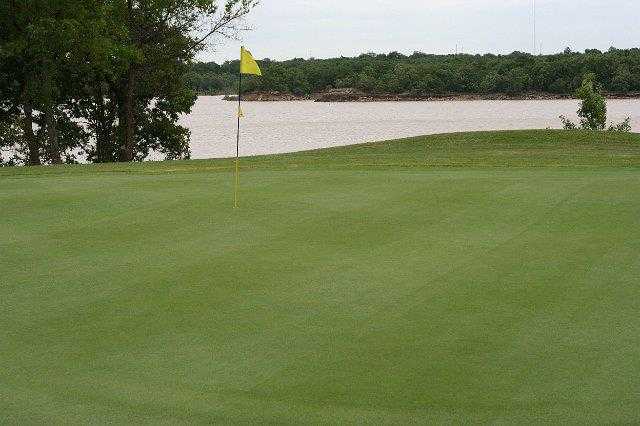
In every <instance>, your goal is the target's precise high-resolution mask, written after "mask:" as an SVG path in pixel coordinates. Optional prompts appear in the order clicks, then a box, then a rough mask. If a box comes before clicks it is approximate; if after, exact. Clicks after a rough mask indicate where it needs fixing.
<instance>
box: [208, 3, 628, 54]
mask: <svg viewBox="0 0 640 426" xmlns="http://www.w3.org/2000/svg"><path fill="white" fill-rule="evenodd" d="M536 11H537V13H536V16H537V40H538V41H537V43H536V44H537V46H536V49H537V50H540V48H542V52H544V53H549V52H558V51H561V50H563V49H564V48H565V47H567V46H569V47H571V48H572V49H573V50H584V49H586V48H597V49H601V50H606V49H608V48H609V47H610V46H615V47H618V48H629V47H639V46H640V25H639V22H640V0H609V1H606V0H536ZM246 23H247V24H248V25H249V26H251V27H252V28H253V31H251V32H248V33H245V34H244V35H243V37H242V38H243V41H242V43H243V44H244V45H246V46H247V47H248V48H249V50H251V51H252V52H253V54H254V56H255V57H256V58H272V59H289V58H294V57H303V58H309V57H315V58H328V57H336V56H341V55H342V56H356V55H359V54H360V53H365V52H376V53H388V52H391V51H394V50H396V51H399V52H403V53H412V52H414V51H422V52H427V53H451V52H454V51H455V49H456V44H457V45H458V49H460V50H462V49H464V52H465V53H485V52H492V53H509V52H513V51H514V50H519V51H526V52H531V51H532V50H533V0H261V4H260V5H259V6H258V8H257V9H255V10H254V11H253V12H252V14H251V16H250V17H249V18H247V20H246ZM239 46H240V42H235V41H223V44H222V45H219V46H216V47H215V48H211V49H209V50H208V51H207V52H205V53H203V54H201V55H200V58H199V59H201V60H214V61H216V62H222V61H224V60H227V59H234V58H236V57H237V56H238V50H239Z"/></svg>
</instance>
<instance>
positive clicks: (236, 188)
mask: <svg viewBox="0 0 640 426" xmlns="http://www.w3.org/2000/svg"><path fill="white" fill-rule="evenodd" d="M238 65H239V66H240V68H239V71H238V111H237V115H238V131H237V133H236V181H235V185H234V191H233V208H234V209H237V208H238V186H239V185H240V176H239V172H240V170H239V162H240V111H242V109H241V108H242V59H240V64H238Z"/></svg>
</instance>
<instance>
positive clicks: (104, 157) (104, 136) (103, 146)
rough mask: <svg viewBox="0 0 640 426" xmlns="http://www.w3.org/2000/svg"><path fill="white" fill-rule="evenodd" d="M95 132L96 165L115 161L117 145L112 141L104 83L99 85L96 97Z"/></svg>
mask: <svg viewBox="0 0 640 426" xmlns="http://www.w3.org/2000/svg"><path fill="white" fill-rule="evenodd" d="M95 103H96V110H95V132H96V158H95V160H94V161H95V162H96V163H108V162H111V161H113V160H114V155H113V147H114V146H117V144H116V143H115V142H114V141H112V140H111V132H110V129H111V123H110V122H108V118H107V112H106V105H105V101H104V90H103V87H102V83H98V93H97V94H96V96H95Z"/></svg>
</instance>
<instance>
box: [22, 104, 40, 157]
mask: <svg viewBox="0 0 640 426" xmlns="http://www.w3.org/2000/svg"><path fill="white" fill-rule="evenodd" d="M22 129H23V131H24V138H25V140H26V141H27V148H28V151H29V154H28V155H29V165H30V166H39V165H41V164H42V163H41V161H40V144H39V143H38V140H37V139H36V136H35V135H34V134H33V109H32V108H31V104H29V103H25V104H24V119H23V120H22Z"/></svg>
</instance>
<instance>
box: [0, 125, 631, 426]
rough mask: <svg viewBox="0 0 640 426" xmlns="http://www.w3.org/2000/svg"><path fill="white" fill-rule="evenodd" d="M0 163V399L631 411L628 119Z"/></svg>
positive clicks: (3, 413)
mask: <svg viewBox="0 0 640 426" xmlns="http://www.w3.org/2000/svg"><path fill="white" fill-rule="evenodd" d="M242 164H243V170H242V174H241V180H242V189H241V208H240V209H238V210H233V209H232V208H231V206H232V183H233V178H232V174H231V170H232V167H231V165H232V163H231V161H230V160H219V161H188V162H167V163H145V164H124V165H123V164H109V165H97V166H73V167H71V166H66V167H47V168H38V169H35V168H15V169H5V170H0V236H1V240H0V423H22V424H24V423H46V424H50V423H59V424H66V423H152V424H157V423H241V424H243V423H295V424H300V423H303V424H304V423H312V424H318V423H334V424H335V423H353V424H362V423H373V424H380V423H387V424H389V423H394V424H406V423H425V422H434V423H442V422H446V423H463V422H499V423H532V422H553V423H576V424H577V423H579V424H584V423H636V422H639V421H640V316H639V315H638V312H639V311H640V136H638V135H622V134H620V135H608V137H607V140H604V137H603V135H602V134H594V133H582V132H560V131H526V132H492V133H469V134H458V135H440V136H431V137H423V138H413V139H407V140H402V141H392V142H384V143H379V144H365V145H358V146H353V147H346V148H335V149H328V150H320V151H313V152H305V153H298V154H288V155H282V156H269V157H256V158H250V159H243V163H242Z"/></svg>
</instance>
